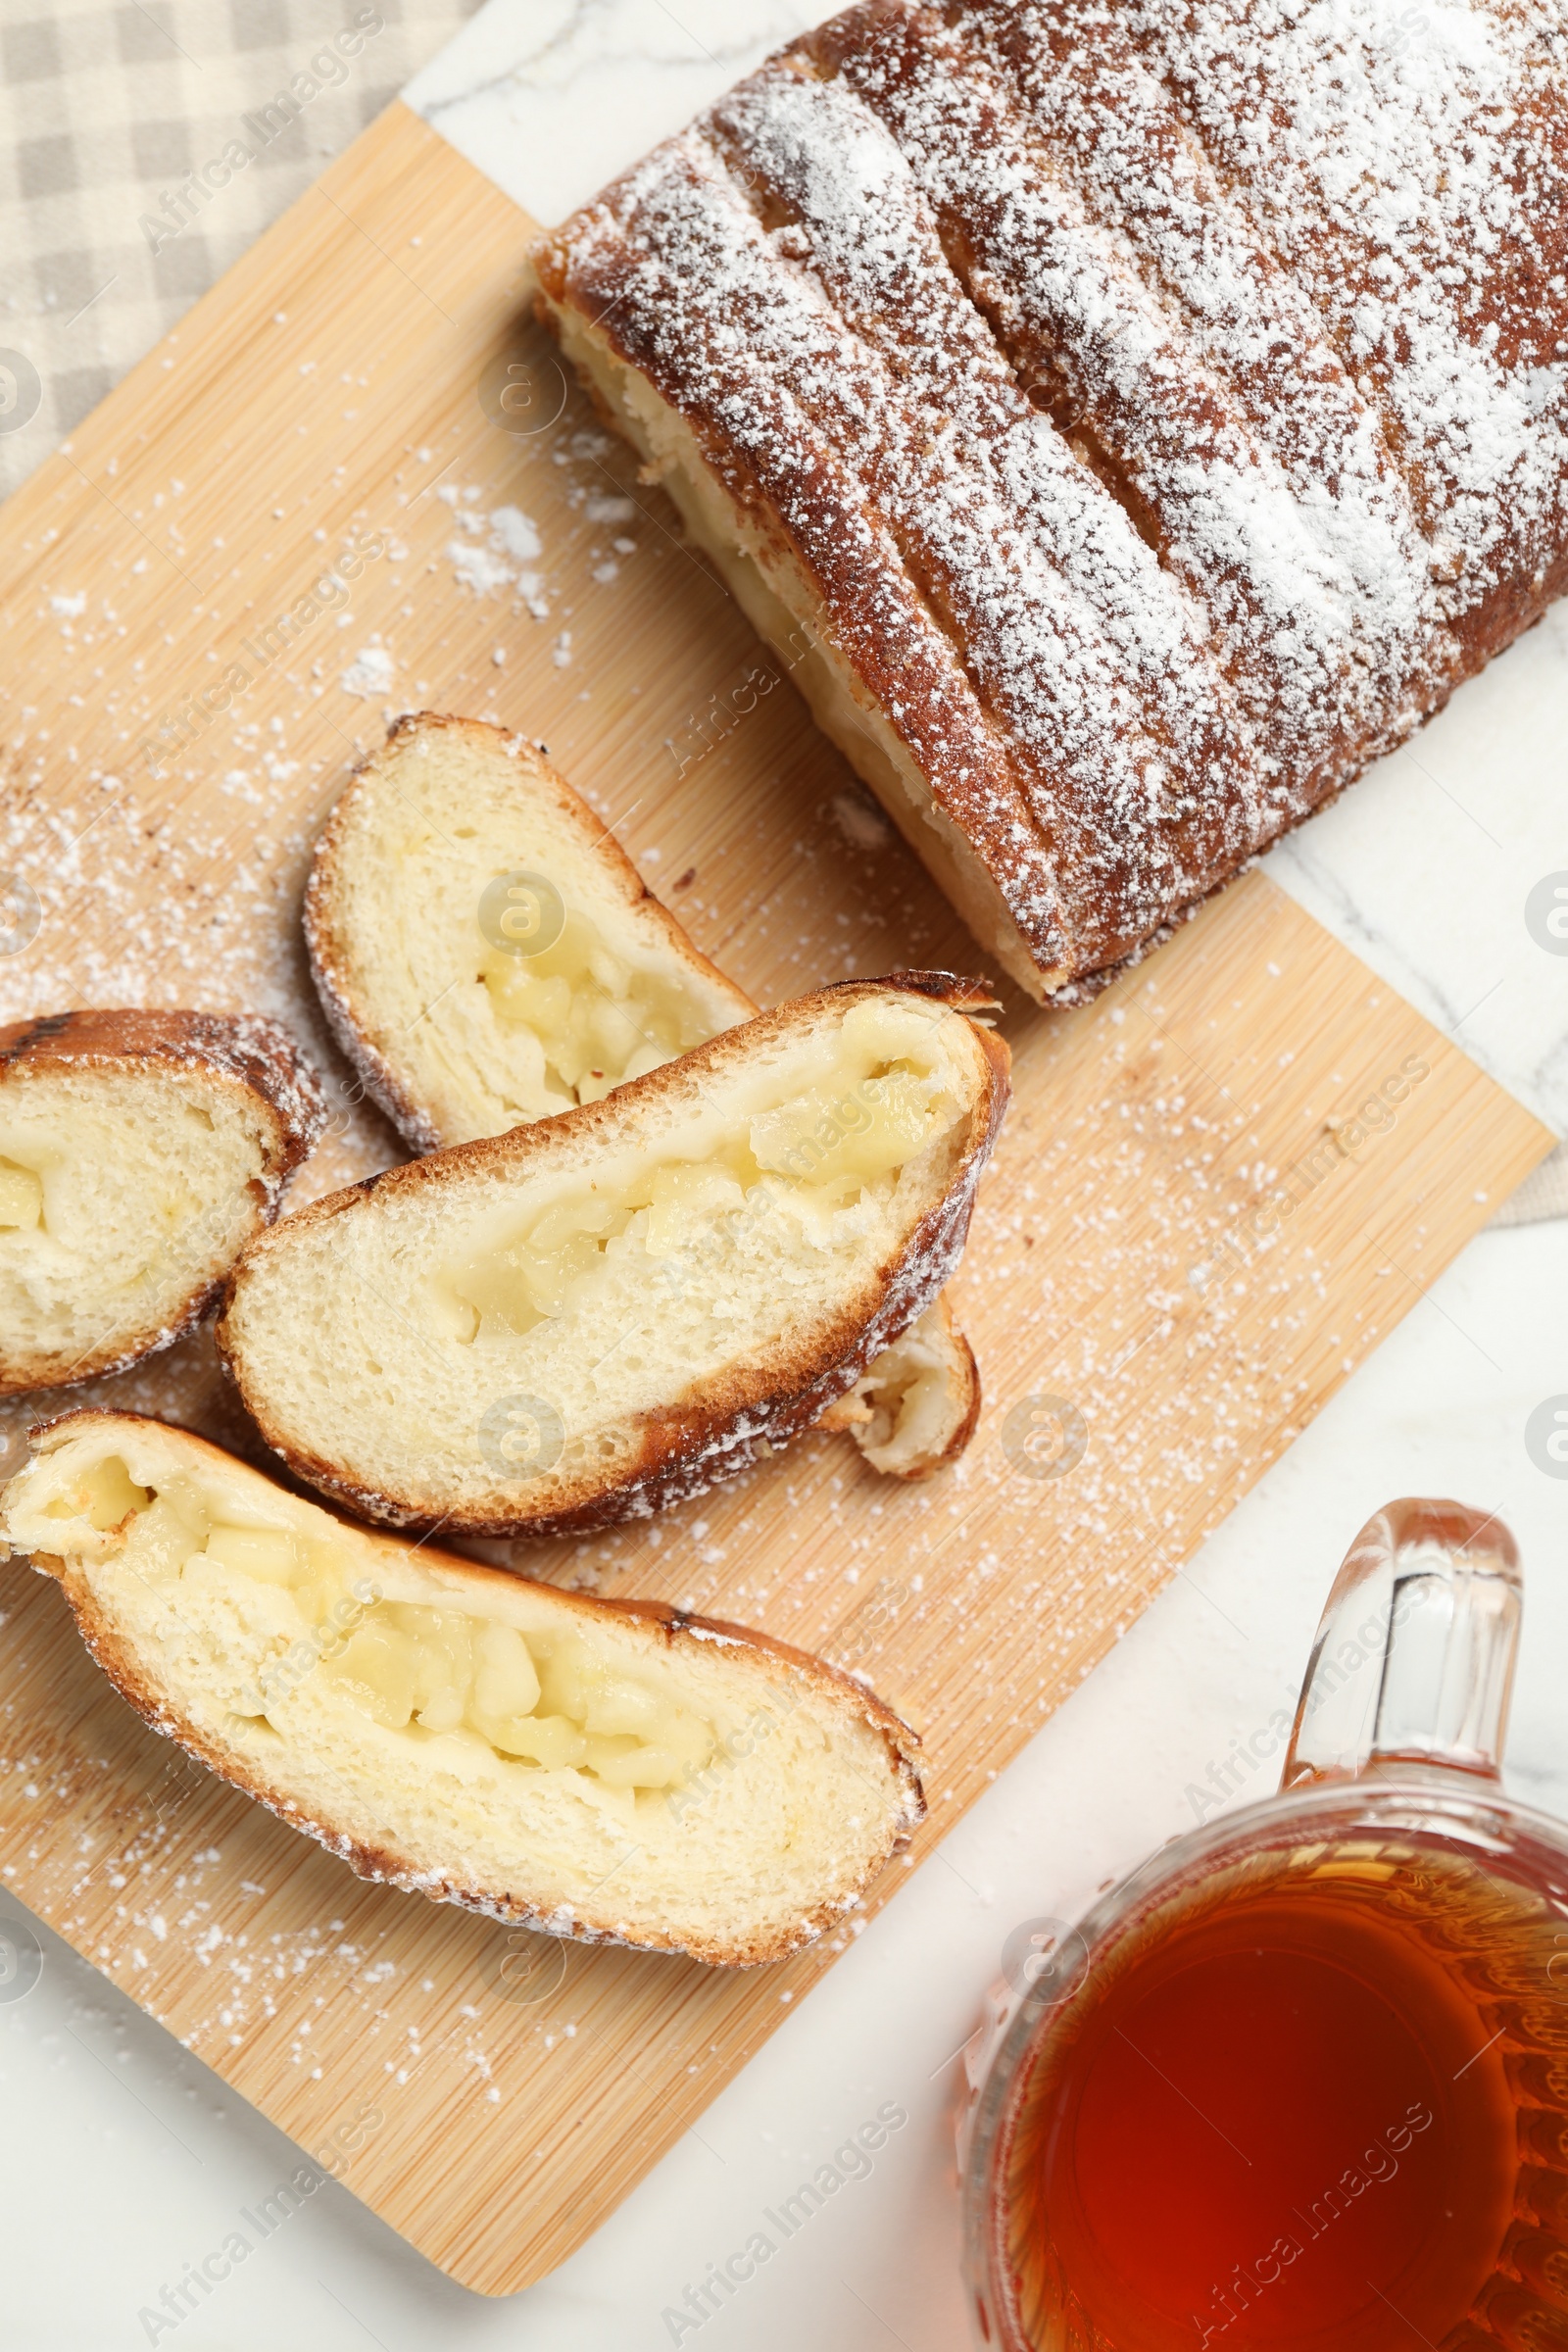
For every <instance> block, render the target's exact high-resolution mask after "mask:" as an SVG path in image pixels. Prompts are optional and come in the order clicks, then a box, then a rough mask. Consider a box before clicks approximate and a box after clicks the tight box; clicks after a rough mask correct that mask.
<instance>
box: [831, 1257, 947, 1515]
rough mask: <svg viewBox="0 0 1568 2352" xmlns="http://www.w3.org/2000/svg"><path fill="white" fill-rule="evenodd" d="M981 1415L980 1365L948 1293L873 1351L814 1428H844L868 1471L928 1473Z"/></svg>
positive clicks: (914, 1476) (905, 1475)
mask: <svg viewBox="0 0 1568 2352" xmlns="http://www.w3.org/2000/svg"><path fill="white" fill-rule="evenodd" d="M979 1418H980V1371H979V1367H978V1365H977V1364H976V1363H975V1360H974V1350H973V1349H972V1348H971V1347H970V1346H969V1343H968V1341H967V1340H966V1339H965V1338H964V1336H963V1334H962V1332H961V1331H960V1330H959V1329H958V1325H957V1320H956V1316H955V1315H954V1312H953V1309H952V1307H951V1306H950V1305H949V1303H948V1300H947V1297H946V1294H944V1295H943V1297H941V1298H940V1299H933V1300H932V1302H931V1304H930V1305H929V1306H928V1307H927V1308H926V1310H925V1313H924V1314H923V1315H917V1316H916V1317H915V1320H914V1321H913V1322H912V1323H911V1324H910V1325H909V1328H908V1330H907V1332H905V1333H904V1334H903V1335H902V1337H901V1338H899V1339H897V1340H895V1341H894V1343H893V1345H892V1347H891V1348H883V1350H882V1352H881V1354H880V1355H878V1356H875V1357H873V1359H872V1361H871V1362H870V1363H868V1364H867V1365H866V1367H865V1370H864V1371H863V1372H862V1373H861V1374H860V1377H859V1379H858V1381H857V1382H856V1384H855V1386H854V1388H853V1389H851V1390H850V1391H849V1393H848V1395H846V1396H844V1397H838V1398H837V1399H836V1400H835V1402H834V1403H832V1404H830V1405H829V1406H828V1408H827V1411H826V1412H825V1413H824V1414H823V1415H822V1417H821V1419H820V1421H819V1422H818V1423H817V1427H818V1428H819V1429H847V1430H848V1431H849V1433H850V1435H851V1437H852V1438H854V1440H855V1443H856V1444H857V1446H858V1447H859V1448H860V1451H861V1452H862V1453H863V1454H864V1456H865V1458H866V1460H867V1461H868V1462H869V1463H870V1465H871V1467H872V1469H873V1470H880V1471H881V1472H882V1473H883V1474H884V1476H886V1477H888V1478H910V1479H918V1478H929V1477H930V1476H931V1474H932V1472H933V1471H934V1470H940V1469H942V1468H943V1467H944V1466H945V1464H947V1463H949V1462H956V1460H957V1458H958V1456H959V1454H960V1453H962V1451H963V1449H964V1447H965V1446H967V1445H968V1443H969V1440H970V1439H971V1438H972V1437H973V1436H974V1432H975V1424H976V1422H977V1421H978V1420H979Z"/></svg>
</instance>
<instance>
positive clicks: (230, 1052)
mask: <svg viewBox="0 0 1568 2352" xmlns="http://www.w3.org/2000/svg"><path fill="white" fill-rule="evenodd" d="M322 1115H323V1105H322V1102H321V1096H320V1091H319V1087H318V1085H317V1083H316V1080H315V1079H314V1077H313V1076H312V1075H311V1073H310V1072H309V1071H308V1070H307V1069H306V1067H305V1065H304V1063H303V1062H302V1061H301V1060H300V1058H299V1056H298V1054H296V1053H295V1051H294V1048H293V1046H292V1045H291V1044H290V1042H289V1040H288V1038H287V1037H286V1036H285V1034H284V1032H283V1031H282V1030H281V1029H279V1028H278V1027H277V1026H276V1025H275V1024H274V1023H273V1022H271V1021H264V1020H255V1019H250V1018H248V1017H243V1016H236V1017H233V1018H225V1017H223V1016H221V1015H219V1014H216V1013H206V1012H63V1013H53V1014H50V1015H49V1016H48V1017H47V1018H46V1019H43V1020H36V1021H19V1022H17V1023H15V1024H13V1026H11V1027H10V1028H7V1029H0V1396H7V1397H12V1396H16V1395H18V1394H19V1393H21V1392H24V1391H25V1390H28V1389H48V1388H61V1387H65V1386H67V1385H68V1384H70V1383H71V1382H73V1381H79V1380H90V1379H92V1378H94V1377H96V1376H97V1375H98V1374H100V1373H104V1372H118V1371H120V1370H122V1369H123V1367H124V1366H125V1365H126V1364H133V1363H135V1362H136V1360H137V1359H138V1357H140V1356H144V1355H148V1354H150V1353H152V1351H153V1350H154V1349H155V1348H167V1347H168V1346H169V1345H170V1343H171V1342H172V1341H173V1340H176V1339H178V1338H179V1336H180V1334H181V1333H182V1332H184V1331H188V1330H189V1329H190V1327H191V1325H192V1324H193V1323H196V1322H197V1321H198V1320H199V1319H200V1317H201V1316H202V1315H203V1314H204V1313H205V1312H206V1310H207V1308H208V1307H209V1306H211V1304H212V1303H213V1301H214V1299H215V1298H216V1297H217V1294H218V1291H219V1288H220V1286H221V1283H222V1281H223V1278H224V1276H225V1275H226V1274H227V1272H228V1270H229V1268H230V1267H231V1266H232V1264H233V1262H234V1260H235V1258H236V1257H237V1256H238V1255H239V1252H240V1250H242V1249H243V1248H244V1246H245V1244H246V1243H247V1242H248V1241H250V1240H251V1239H252V1238H253V1236H254V1235H256V1234H257V1233H259V1232H260V1231H261V1229H262V1227H263V1226H264V1225H267V1224H269V1223H270V1221H271V1219H272V1218H273V1217H274V1216H275V1215H276V1213H277V1204H278V1195H279V1193H280V1191H281V1189H282V1185H283V1181H284V1179H285V1177H286V1176H287V1175H288V1174H289V1172H290V1170H291V1169H293V1168H294V1167H296V1166H297V1165H298V1163H299V1161H300V1160H302V1159H303V1158H304V1157H305V1154H306V1153H307V1152H309V1151H310V1149H311V1146H312V1145H313V1144H314V1143H315V1141H316V1138H317V1136H318V1135H319V1132H320V1126H321V1120H322Z"/></svg>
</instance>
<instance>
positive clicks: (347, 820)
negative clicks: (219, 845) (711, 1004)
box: [304, 711, 757, 1154]
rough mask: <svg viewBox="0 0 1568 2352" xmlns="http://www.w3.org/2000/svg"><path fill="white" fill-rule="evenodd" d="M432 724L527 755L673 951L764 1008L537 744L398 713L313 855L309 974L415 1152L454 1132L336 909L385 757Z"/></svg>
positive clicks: (542, 788) (441, 718)
mask: <svg viewBox="0 0 1568 2352" xmlns="http://www.w3.org/2000/svg"><path fill="white" fill-rule="evenodd" d="M432 733H446V734H455V735H460V736H466V737H467V738H468V739H469V740H470V741H471V742H472V743H473V744H474V745H475V746H478V747H482V748H484V749H485V750H487V751H506V752H508V753H509V754H510V755H511V756H513V757H515V758H518V759H520V760H525V761H526V764H527V770H528V775H529V780H530V790H533V791H537V792H541V793H544V794H547V795H548V796H549V797H550V798H551V799H553V800H554V801H555V804H556V807H557V809H559V810H560V812H561V814H562V815H563V816H564V818H565V820H566V821H567V823H568V824H570V825H575V826H580V827H581V828H582V830H583V831H584V832H585V833H587V835H588V836H589V838H590V839H591V840H592V842H593V844H594V849H595V853H596V855H597V857H598V858H599V860H600V863H601V866H602V868H603V871H604V875H605V879H606V881H607V882H608V883H609V884H610V885H611V886H612V887H617V886H618V888H619V890H620V893H621V895H622V897H623V898H624V900H625V902H626V905H627V907H629V908H633V909H636V910H637V911H638V912H640V913H641V914H643V915H644V916H649V915H651V916H653V917H654V919H655V920H656V921H657V922H658V923H659V924H660V926H661V928H662V930H663V932H664V935H665V942H666V945H667V946H668V948H669V949H670V951H671V953H672V954H673V955H675V956H678V957H679V958H680V960H681V961H682V962H683V963H685V964H687V965H689V966H690V967H691V969H692V970H694V971H696V972H699V973H701V975H702V976H703V978H704V979H705V980H707V981H709V982H710V983H711V985H712V986H713V987H714V988H718V989H722V990H723V991H724V992H725V993H726V994H727V995H729V996H731V997H733V998H734V999H735V1000H736V1006H737V1014H738V1017H744V1014H743V1013H742V1012H741V1008H742V1007H744V1008H745V1010H746V1011H749V1012H755V1011H756V1010H757V1006H756V1005H754V1004H753V1003H752V1000H751V999H750V998H749V997H748V996H746V995H745V993H744V991H742V990H741V989H739V988H737V987H736V985H735V983H734V981H732V980H730V979H727V978H726V977H725V975H724V974H723V973H722V972H721V971H720V970H719V969H718V966H717V965H716V964H714V963H711V962H710V961H709V958H708V957H707V956H705V955H704V954H703V953H702V951H701V949H700V948H698V947H697V946H696V945H695V943H694V942H693V941H692V940H691V939H690V938H689V937H688V935H687V933H686V931H685V930H684V929H683V928H682V926H681V924H680V923H679V922H677V921H676V919H675V917H674V915H672V914H671V913H670V911H669V909H668V907H665V906H664V904H663V903H662V900H660V899H658V898H656V897H655V895H654V893H653V892H652V891H651V890H650V889H649V888H648V885H647V883H646V882H644V880H643V878H642V876H641V874H639V873H638V871H637V868H636V867H635V866H634V865H633V863H632V861H631V859H630V858H628V857H627V855H626V853H625V851H624V850H623V849H622V848H621V846H620V844H619V842H618V841H617V840H616V839H615V837H614V835H613V833H612V832H611V830H610V828H609V826H608V825H607V824H606V823H605V821H604V819H603V818H602V817H601V816H600V815H599V813H598V811H597V810H596V809H593V808H592V807H591V806H590V804H589V803H588V802H587V801H585V800H584V799H583V797H582V795H581V794H580V793H579V792H577V791H576V790H575V789H574V787H573V786H572V785H570V784H569V783H568V782H567V781H566V779H565V777H564V775H562V773H561V771H560V770H559V768H556V767H553V766H552V765H551V763H550V761H549V760H547V759H546V758H545V756H544V752H543V750H542V748H541V747H540V746H539V745H537V744H532V743H529V742H528V740H527V738H526V737H525V736H521V735H515V734H513V733H511V732H510V731H509V730H508V729H507V728H505V727H496V726H492V725H490V724H489V722H488V721H487V720H485V719H479V718H460V717H455V716H451V715H446V714H442V713H440V712H438V711H405V713H404V714H403V716H402V717H401V718H398V719H395V720H394V721H393V723H392V726H391V727H390V728H389V730H388V732H387V739H386V742H385V744H384V745H383V746H382V747H381V749H380V750H379V751H376V752H369V753H367V755H366V756H365V758H364V759H362V760H358V761H356V763H355V765H354V767H353V768H352V770H351V771H350V775H349V781H348V783H347V785H346V786H345V787H344V789H343V791H342V792H341V793H340V794H339V796H338V798H337V800H336V801H335V802H334V803H333V806H332V809H331V813H330V814H329V816H328V817H327V820H326V823H325V825H324V826H323V827H322V830H321V835H320V838H319V841H318V843H317V845H316V853H315V856H314V857H313V858H312V860H311V871H310V876H309V879H308V880H307V882H306V886H305V908H304V924H305V945H306V950H307V953H308V956H309V958H310V966H311V977H312V979H313V980H314V981H315V983H316V990H317V994H318V996H319V998H320V1001H321V1009H322V1011H323V1012H324V1013H325V1015H326V1018H327V1022H328V1025H329V1026H330V1028H331V1031H332V1035H333V1037H334V1038H335V1039H336V1041H337V1043H338V1045H339V1046H340V1047H341V1048H342V1050H343V1052H344V1054H346V1055H347V1057H348V1059H349V1060H350V1061H351V1062H352V1063H353V1065H354V1068H355V1070H356V1072H357V1073H358V1075H359V1077H360V1079H361V1080H362V1082H363V1084H364V1086H365V1090H366V1092H367V1094H368V1096H369V1097H370V1100H371V1101H372V1102H373V1103H376V1104H377V1106H378V1107H379V1108H380V1109H381V1110H383V1111H384V1112H385V1113H386V1115H387V1117H388V1118H389V1119H390V1120H391V1121H392V1123H393V1125H394V1126H395V1127H396V1128H398V1130H399V1131H400V1133H401V1134H402V1135H403V1136H404V1137H405V1138H406V1140H407V1141H408V1143H409V1144H410V1145H411V1146H412V1148H413V1149H414V1150H415V1151H416V1152H419V1153H421V1154H423V1153H428V1152H439V1151H440V1150H441V1149H442V1147H443V1144H444V1143H446V1142H447V1141H448V1140H449V1139H447V1138H444V1137H443V1136H442V1135H440V1134H439V1133H438V1131H437V1129H436V1126H435V1123H434V1120H433V1119H432V1118H431V1116H430V1113H429V1111H428V1110H427V1109H426V1108H425V1106H424V1105H423V1104H422V1103H417V1102H416V1101H415V1100H414V1099H413V1097H412V1096H411V1095H410V1094H409V1091H408V1089H407V1087H406V1086H405V1085H404V1084H403V1081H402V1080H401V1079H400V1078H399V1076H398V1074H397V1072H396V1071H395V1070H394V1069H393V1067H392V1065H391V1064H390V1062H389V1061H388V1060H387V1058H386V1056H385V1055H384V1054H382V1053H381V1051H380V1049H379V1048H378V1047H377V1045H376V1044H375V1033H376V1028H377V1022H376V1018H375V1013H374V1010H373V1007H372V1006H371V1005H368V1003H367V1001H366V998H365V994H364V990H363V988H362V986H361V984H360V980H359V977H358V974H357V972H356V968H355V960H354V955H353V951H352V948H351V947H350V946H349V945H348V943H347V942H346V941H345V940H344V938H343V935H342V931H341V929H340V927H339V925H338V923H337V919H336V918H337V910H338V892H339V889H340V886H341V879H342V870H341V869H342V857H343V845H344V841H345V837H346V836H347V834H348V833H349V831H350V829H351V827H352V826H353V825H354V824H355V823H356V822H357V821H358V819H359V817H360V815H361V813H362V811H363V809H364V804H365V801H366V799H367V797H368V795H369V794H371V793H372V792H373V791H374V789H375V785H376V781H377V779H378V776H379V773H380V767H381V762H382V761H383V760H385V759H386V757H387V755H388V754H389V753H395V752H396V751H397V750H398V749H399V748H400V747H402V746H404V745H405V744H407V743H409V742H411V741H414V740H417V738H418V737H419V736H421V735H427V734H432ZM513 747H515V751H514V750H513Z"/></svg>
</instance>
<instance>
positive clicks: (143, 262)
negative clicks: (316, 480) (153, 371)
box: [0, 0, 478, 496]
mask: <svg viewBox="0 0 1568 2352" xmlns="http://www.w3.org/2000/svg"><path fill="white" fill-rule="evenodd" d="M477 6H478V0H369V4H367V0H0V256H3V257H4V260H3V263H0V302H3V306H4V307H3V310H0V496H4V495H5V493H6V492H8V491H10V490H13V489H15V487H16V485H17V484H18V483H19V482H20V481H22V480H24V479H25V476H26V475H27V474H29V473H30V472H31V471H32V468H33V467H34V466H36V465H37V464H38V462H39V460H40V459H41V458H43V457H45V456H46V455H47V453H48V452H49V451H50V450H51V449H53V448H54V447H55V446H56V444H57V443H58V442H59V441H61V440H62V439H64V437H65V435H66V434H67V433H69V432H70V431H71V429H72V427H73V425H74V424H76V423H78V422H79V420H80V419H81V418H82V417H84V416H85V415H86V414H87V411H88V410H89V409H91V408H93V407H94V406H95V405H96V404H97V402H98V401H100V400H101V399H102V398H103V396H104V394H105V393H106V392H107V391H108V390H109V388H110V386H111V385H112V384H116V383H118V382H119V380H120V378H121V377H122V376H123V374H124V373H125V371H126V369H127V368H130V367H131V366H132V364H133V363H134V362H135V361H137V360H139V359H140V358H141V356H142V354H143V352H145V351H147V350H149V349H150V347H151V346H152V345H153V344H154V343H156V342H157V341H158V339H159V337H160V336H161V335H163V334H165V333H166V332H167V331H168V329H169V328H170V327H171V326H172V325H173V323H174V321H175V320H176V319H178V318H179V317H180V315H181V314H182V313H183V312H184V311H185V310H187V309H188V308H189V306H190V304H191V303H192V302H194V301H195V299H196V297H197V296H198V295H199V294H203V293H205V292H206V290H207V288H208V287H209V286H210V285H212V284H213V282H214V281H215V279H217V278H218V277H220V276H221V274H222V272H223V270H226V269H227V268H228V266H229V264H230V262H232V261H234V260H236V259H237V258H238V256H239V255H240V254H242V253H243V252H244V251H245V248H246V247H247V246H248V245H250V244H252V243H253V242H254V240H255V239H256V237H257V236H258V235H259V234H260V232H261V231H262V230H263V229H264V228H266V227H267V225H268V223H269V222H270V221H275V220H276V218H277V216H278V214H279V213H281V212H282V211H283V210H284V208H285V207H286V206H287V205H289V204H292V203H293V201H294V199H295V197H296V196H298V195H300V194H301V192H302V191H303V190H304V189H305V188H306V187H308V186H309V184H310V182H311V181H312V180H313V179H314V178H316V176H317V174H318V173H319V172H320V170H321V168H322V166H323V164H324V163H325V162H326V160H327V159H328V157H330V156H334V155H336V154H338V153H339V152H340V150H341V149H342V148H344V147H346V146H347V145H348V143H349V141H350V140H351V139H352V138H354V136H355V135H356V133H357V132H359V131H360V130H362V129H363V128H364V127H365V125H366V123H368V122H370V121H371V119H372V118H373V117H374V116H376V115H377V114H379V113H380V111H381V109H382V108H383V107H384V106H385V105H386V103H387V101H388V100H389V99H390V98H393V97H395V96H396V94H397V92H398V91H399V90H400V89H401V88H402V86H403V84H404V83H405V82H406V81H407V80H408V79H409V77H410V75H411V74H412V73H414V72H415V71H416V69H417V67H419V66H421V65H422V64H423V63H424V62H425V60H426V59H427V58H429V57H431V56H433V54H434V53H435V51H436V50H437V49H438V48H439V47H440V46H441V44H442V43H443V42H444V41H445V40H447V39H448V38H449V37H450V36H451V34H452V33H454V32H455V31H456V30H457V28H458V26H459V25H461V24H462V23H463V21H464V19H465V18H466V17H469V16H471V15H472V14H473V12H474V9H475V8H476V7H477Z"/></svg>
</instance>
